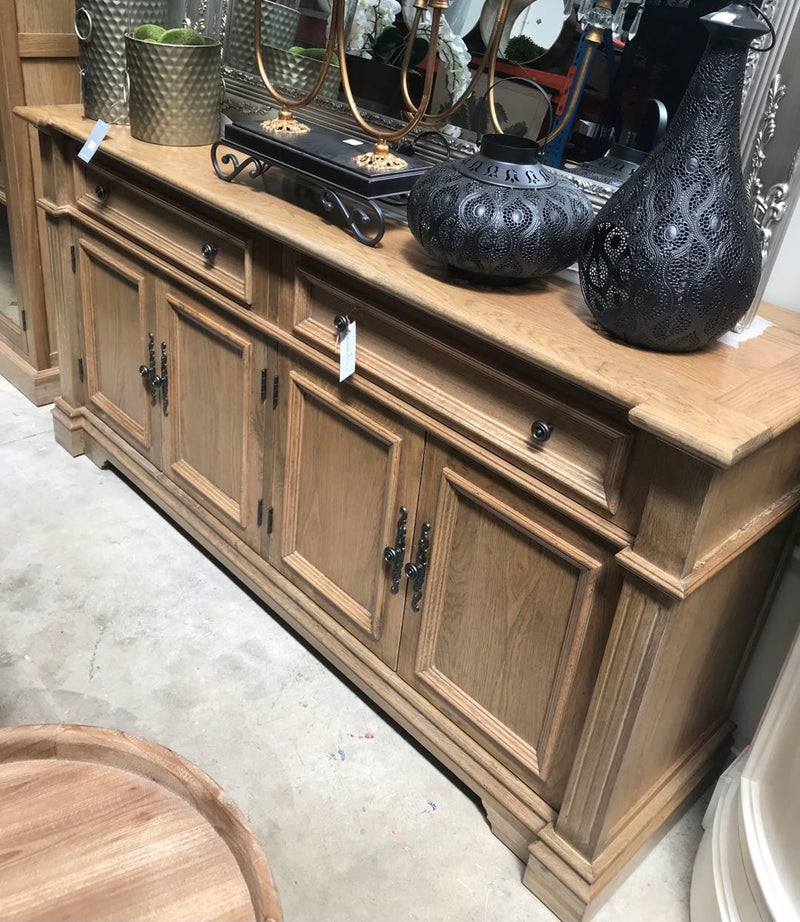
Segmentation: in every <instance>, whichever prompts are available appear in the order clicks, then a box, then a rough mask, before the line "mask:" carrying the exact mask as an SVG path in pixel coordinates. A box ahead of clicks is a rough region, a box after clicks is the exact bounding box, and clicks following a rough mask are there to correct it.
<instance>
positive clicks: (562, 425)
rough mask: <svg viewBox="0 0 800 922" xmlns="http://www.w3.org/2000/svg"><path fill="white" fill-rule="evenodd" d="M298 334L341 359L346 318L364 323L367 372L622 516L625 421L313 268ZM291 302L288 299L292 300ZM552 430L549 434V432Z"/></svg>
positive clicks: (298, 272)
mask: <svg viewBox="0 0 800 922" xmlns="http://www.w3.org/2000/svg"><path fill="white" fill-rule="evenodd" d="M293 284H294V292H293V298H292V299H291V318H286V317H284V321H283V322H284V323H285V322H286V320H287V319H288V322H289V325H290V326H291V331H292V333H293V335H294V336H295V337H296V338H297V339H299V340H302V341H304V342H306V343H309V344H313V345H314V346H315V347H316V349H317V350H319V351H321V352H322V353H324V354H325V355H327V356H328V357H331V358H336V357H337V356H338V339H337V334H336V332H335V327H334V318H335V317H336V315H337V314H345V315H346V316H347V317H349V318H350V319H351V320H354V321H356V324H357V327H356V330H357V356H356V361H357V371H358V372H361V373H363V374H366V375H368V376H369V377H371V378H373V379H374V380H376V381H377V382H378V383H379V384H381V386H383V387H385V388H387V389H389V390H391V391H394V392H396V393H399V394H401V395H402V396H403V397H404V398H405V399H407V400H410V401H411V402H413V403H415V404H417V405H418V406H420V407H422V408H423V409H424V410H425V411H426V412H428V413H430V414H432V415H434V416H436V417H437V418H439V419H440V420H442V421H443V422H444V423H445V424H446V425H448V426H450V427H451V428H453V429H455V430H457V431H460V432H462V433H463V434H465V435H467V436H469V438H470V439H472V440H474V441H476V442H479V443H481V444H482V445H483V446H484V447H485V448H487V449H489V450H490V451H492V452H494V453H496V454H498V455H501V456H502V457H504V458H506V459H508V460H509V461H511V462H512V463H514V464H515V465H516V466H518V467H519V468H521V469H522V470H524V471H526V472H528V473H530V474H531V475H533V476H535V477H537V478H542V479H544V480H547V481H550V482H553V483H555V484H556V485H558V486H560V487H566V488H567V489H568V490H569V491H570V492H572V493H574V494H576V495H577V496H578V497H580V498H581V499H583V500H587V501H589V502H590V503H591V504H592V505H594V506H596V507H597V508H598V509H599V510H600V511H601V512H602V513H603V514H605V515H607V516H608V515H613V514H614V512H615V511H616V509H617V507H618V504H619V498H620V492H621V488H622V483H623V479H624V475H625V469H626V466H627V461H628V456H629V453H630V447H631V442H632V438H633V434H632V432H631V431H630V430H629V429H628V428H627V427H626V426H625V425H623V424H621V423H618V422H616V421H612V420H610V419H606V418H604V417H602V416H599V415H598V414H597V413H596V412H594V411H593V410H589V409H584V408H581V407H580V406H578V405H573V404H572V403H568V402H566V401H565V400H563V399H561V398H560V397H557V396H555V395H553V394H551V393H548V392H547V391H546V390H545V389H540V388H538V386H531V385H529V384H525V383H521V382H519V381H516V380H514V379H513V378H511V377H509V376H508V375H507V374H504V373H503V372H502V371H500V370H499V369H498V368H497V367H492V366H490V365H488V364H485V363H484V362H481V361H478V360H476V359H473V358H471V357H469V356H467V355H465V354H463V353H462V352H459V351H458V350H456V349H453V348H451V347H449V346H446V345H444V344H443V343H442V342H441V340H435V339H433V338H432V337H429V336H427V335H426V334H425V333H424V332H422V331H421V330H419V329H417V328H415V327H413V326H411V325H409V324H408V323H405V322H403V321H402V320H399V319H397V318H396V317H395V316H393V314H392V313H391V312H390V311H388V310H386V309H385V308H386V307H387V305H386V304H385V301H384V300H382V301H381V306H380V307H379V306H377V305H376V304H374V303H371V302H370V300H369V299H368V298H367V297H365V296H364V294H363V293H361V292H359V293H358V294H356V293H354V292H353V291H352V290H351V287H350V286H349V285H348V282H347V280H346V279H344V278H342V277H341V276H339V277H337V276H335V275H332V274H331V273H330V271H326V270H325V269H324V267H322V266H317V265H315V264H312V263H306V262H303V263H301V264H300V265H298V266H297V268H296V269H295V270H294V281H293ZM288 300H289V299H287V301H288ZM541 424H546V427H548V428H549V430H550V431H549V434H546V438H545V439H544V440H538V439H537V438H535V437H534V435H533V430H534V427H536V429H537V433H540V434H545V433H541Z"/></svg>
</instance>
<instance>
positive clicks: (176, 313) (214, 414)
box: [157, 280, 267, 547]
mask: <svg viewBox="0 0 800 922" xmlns="http://www.w3.org/2000/svg"><path fill="white" fill-rule="evenodd" d="M158 304H159V330H160V333H159V337H158V340H159V342H158V356H157V367H158V373H159V375H160V376H161V378H162V379H163V378H164V377H165V375H164V371H166V385H164V384H163V383H162V386H161V409H160V412H161V415H162V423H161V425H162V431H163V435H162V439H163V443H164V450H163V470H164V473H166V474H167V475H168V476H169V477H170V478H172V479H173V480H174V481H175V482H176V483H178V484H179V486H181V487H182V488H183V489H184V490H186V492H187V493H189V494H190V495H191V496H192V497H194V499H196V500H197V502H199V503H201V504H202V505H203V506H205V508H206V509H208V510H209V511H210V512H211V513H212V514H213V515H215V516H216V517H217V518H219V519H220V520H221V521H222V522H223V523H224V524H225V525H226V526H227V527H228V528H230V529H231V530H232V531H234V532H235V533H236V534H237V535H238V536H239V537H241V538H242V539H243V540H244V541H246V542H247V543H248V544H250V545H251V546H253V547H257V546H258V543H259V530H260V526H259V523H258V518H259V501H260V500H261V499H262V496H261V485H262V474H263V457H264V398H263V397H262V384H261V382H262V372H265V371H266V362H267V358H266V356H267V344H266V340H264V339H262V338H261V337H260V336H258V335H256V334H254V333H253V332H251V331H250V330H248V329H247V328H246V327H244V326H243V325H241V324H239V323H237V322H236V321H235V320H234V319H232V318H229V317H227V316H225V315H224V314H223V312H222V311H221V310H220V309H219V308H214V307H213V306H212V305H210V304H205V303H204V302H202V301H200V300H199V299H197V298H195V297H194V296H191V295H188V294H187V293H186V292H185V291H183V290H182V289H179V288H176V287H174V286H170V285H168V284H167V283H166V282H162V281H160V280H159V282H158ZM162 342H163V343H164V348H163V353H162V346H161V343H162Z"/></svg>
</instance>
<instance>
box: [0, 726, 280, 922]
mask: <svg viewBox="0 0 800 922" xmlns="http://www.w3.org/2000/svg"><path fill="white" fill-rule="evenodd" d="M0 918H2V919H3V920H17V919H19V920H31V919H37V920H39V919H41V920H95V919H96V920H154V922H156V920H158V922H165V920H170V922H177V920H183V919H185V920H195V922H196V920H201V919H202V920H211V919H214V920H223V919H224V920H259V922H265V920H275V922H279V920H280V919H281V918H282V916H281V910H280V904H279V902H278V897H277V894H276V891H275V885H274V883H273V880H272V875H271V873H270V870H269V866H268V864H267V861H266V858H265V857H264V854H263V852H262V851H261V847H260V845H259V844H258V841H257V840H256V839H255V837H254V836H253V834H252V833H251V832H250V830H249V829H248V827H247V824H246V822H245V820H244V817H243V816H242V815H241V813H240V812H239V810H238V809H237V807H236V806H235V804H234V803H233V802H232V801H231V800H230V798H228V797H227V796H226V795H225V794H224V792H223V791H222V790H221V789H220V788H219V787H218V786H217V785H216V784H215V783H214V782H213V781H212V780H211V779H210V778H209V777H208V776H207V775H205V774H203V773H202V772H201V771H199V770H198V769H197V768H195V767H194V766H193V765H191V764H190V763H188V762H187V761H186V760H184V759H182V758H181V757H180V756H178V755H176V754H175V753H173V752H171V751H170V750H168V749H164V748H163V747H162V746H158V745H156V744H154V743H150V742H148V741H146V740H143V739H139V738H138V737H134V736H130V735H129V734H126V733H122V732H121V731H119V730H106V729H101V728H99V727H79V726H29V727H13V728H10V729H3V730H0Z"/></svg>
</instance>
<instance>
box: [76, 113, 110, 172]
mask: <svg viewBox="0 0 800 922" xmlns="http://www.w3.org/2000/svg"><path fill="white" fill-rule="evenodd" d="M110 127H111V126H110V125H109V124H107V123H106V122H102V121H100V119H98V120H97V121H96V122H95V123H94V127H93V128H92V130H91V132H90V133H89V137H88V138H87V139H86V143H85V144H84V145H83V147H82V148H81V149H80V150H79V151H78V159H79V160H83V162H84V163H88V162H89V161H90V160H91V159H92V157H94V155H95V153H96V152H97V148H98V147H100V142H101V141H102V140H103V138H104V137H105V136H106V135H107V134H108V129H109V128H110Z"/></svg>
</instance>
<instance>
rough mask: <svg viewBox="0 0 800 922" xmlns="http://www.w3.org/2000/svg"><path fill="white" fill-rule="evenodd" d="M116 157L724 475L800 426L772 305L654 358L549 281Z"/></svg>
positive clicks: (132, 149)
mask: <svg viewBox="0 0 800 922" xmlns="http://www.w3.org/2000/svg"><path fill="white" fill-rule="evenodd" d="M17 114H18V115H20V116H21V117H23V118H25V119H27V120H28V121H30V122H32V123H33V124H35V125H37V126H38V127H40V128H41V129H43V130H45V131H48V130H56V131H59V132H62V133H63V134H65V135H67V136H69V137H72V138H75V139H76V140H79V141H83V140H85V139H86V137H87V136H88V134H89V131H90V129H91V127H92V124H93V123H92V122H91V121H89V120H87V119H85V118H83V116H82V107H81V106H42V107H29V108H24V109H18V110H17ZM104 157H108V158H111V159H112V160H117V161H119V162H121V163H123V164H124V165H126V166H127V167H129V168H133V169H136V170H141V171H143V172H144V173H146V174H148V175H149V176H151V177H155V178H157V179H158V180H161V181H162V182H166V183H169V184H170V185H171V186H172V187H173V188H174V189H176V190H179V191H180V192H182V193H185V194H187V195H189V196H191V197H193V198H195V199H197V200H198V201H201V202H202V203H203V204H204V205H205V206H207V207H209V206H210V207H212V208H214V209H217V210H219V211H220V212H222V213H224V214H226V215H228V216H230V217H232V218H234V219H236V220H237V221H240V222H242V223H243V224H245V225H247V226H249V227H251V228H253V229H254V230H256V231H258V232H261V233H264V234H267V235H268V236H270V237H272V238H273V239H275V240H278V241H280V242H282V243H286V244H289V245H291V246H294V247H297V248H299V249H301V250H302V251H304V252H305V253H308V254H310V255H312V256H314V257H316V258H318V259H320V260H323V261H325V262H326V263H328V264H329V265H331V266H334V267H336V268H337V269H339V270H341V271H343V272H346V273H348V274H350V275H352V276H353V277H355V278H360V279H363V280H364V281H365V282H368V283H369V284H371V285H374V286H375V287H377V288H379V289H382V290H383V291H385V292H387V293H388V294H390V295H391V296H392V297H394V298H400V299H402V300H404V301H406V302H408V303H409V304H412V305H414V306H415V307H417V308H418V309H420V310H423V311H425V312H427V313H428V314H430V315H432V316H435V317H436V318H437V319H439V320H441V321H443V322H444V323H446V324H449V325H451V326H453V327H455V328H456V329H459V330H462V331H466V332H467V333H469V334H471V335H473V336H475V337H478V338H479V339H480V340H481V341H484V342H487V343H490V344H492V345H495V346H497V347H498V348H500V349H502V350H504V351H506V352H508V353H510V354H512V355H514V356H515V357H517V358H520V359H522V360H524V361H526V362H529V363H531V364H532V365H534V366H536V367H539V368H542V369H544V370H545V371H547V372H548V373H551V374H554V375H556V376H558V377H560V378H562V379H564V380H566V381H569V382H571V383H573V384H577V385H579V386H581V387H584V388H587V389H588V390H590V391H592V392H594V393H597V394H600V395H601V396H603V397H605V398H606V399H608V400H610V401H612V402H614V403H615V404H618V405H620V406H622V407H624V408H625V409H626V410H627V412H628V419H629V420H630V422H631V423H632V424H633V425H635V426H637V427H638V428H641V429H644V430H646V431H649V432H652V433H653V434H655V435H657V436H658V437H659V438H662V439H664V440H665V441H668V442H670V443H672V444H674V445H677V446H678V447H680V448H682V449H684V450H685V451H687V452H689V453H691V454H694V455H696V456H698V457H701V458H703V459H705V460H707V461H709V462H710V463H712V464H714V465H717V466H720V467H729V466H730V465H732V464H734V463H736V462H737V461H738V460H740V459H741V458H743V457H744V456H746V455H747V454H749V453H750V452H752V451H754V450H756V449H757V448H759V447H760V446H762V445H764V444H766V443H767V442H769V441H770V440H771V439H773V438H775V437H776V436H777V435H779V434H781V433H782V432H785V431H786V430H787V429H790V428H792V427H793V426H796V425H798V424H799V423H800V387H799V386H798V385H799V384H800V314H795V313H793V312H791V311H786V310H783V309H782V308H778V307H774V306H771V305H762V310H761V316H763V317H764V318H766V319H767V320H769V321H770V323H771V324H773V325H772V326H770V327H769V328H768V329H767V330H766V331H765V332H764V333H762V334H761V335H759V336H757V337H756V338H753V339H750V340H749V341H747V342H741V343H740V344H739V346H738V348H734V347H732V346H729V345H724V344H722V343H719V342H717V343H714V344H713V345H712V346H710V347H709V348H708V349H706V350H703V351H701V352H697V353H691V354H683V355H669V354H664V353H656V352H648V351H644V350H640V349H636V348H634V347H630V346H626V345H624V344H622V343H619V342H616V341H614V340H612V339H611V338H609V337H608V336H607V335H606V334H604V333H603V332H602V331H601V330H599V329H598V327H597V325H596V324H595V323H594V321H593V319H592V317H591V315H590V314H589V312H588V309H587V308H586V306H585V304H584V302H583V298H582V296H581V293H580V289H579V287H578V286H577V285H576V284H573V283H570V282H567V281H563V280H561V279H548V280H546V281H531V282H528V283H526V284H522V285H519V286H512V287H505V288H496V287H495V288H492V287H490V286H488V285H487V286H481V285H476V284H473V283H470V282H466V281H464V280H462V279H458V278H456V277H454V276H452V275H451V274H450V273H449V272H448V270H447V269H446V267H444V266H443V265H441V264H440V263H439V262H437V261H436V260H434V259H433V258H432V257H430V255H429V254H428V253H426V252H425V250H423V248H422V247H421V246H419V244H418V243H417V242H416V241H415V240H414V239H413V237H412V236H411V234H410V232H409V231H408V229H407V228H405V227H401V226H398V225H393V224H392V223H391V222H389V226H388V227H387V231H386V234H385V236H384V238H383V240H382V241H381V243H380V245H379V246H377V247H375V248H370V247H366V246H363V245H361V244H359V243H358V242H357V241H356V240H354V239H353V238H352V237H351V236H350V235H349V234H348V233H346V232H345V231H343V230H342V229H341V228H340V227H337V226H333V225H331V224H328V223H326V222H325V221H324V220H322V219H321V218H320V216H319V215H317V214H313V213H311V212H309V211H308V210H305V209H304V208H301V207H298V206H297V205H294V204H292V203H291V202H289V201H286V200H285V199H283V198H280V197H279V196H278V195H273V194H269V193H268V192H265V191H264V188H263V186H262V185H261V184H260V181H258V182H248V181H242V180H240V179H237V180H236V181H235V182H233V183H225V182H222V181H221V180H220V179H219V178H217V176H216V175H215V174H214V171H213V168H212V165H211V159H210V156H209V148H208V147H166V146H161V145H156V144H148V143H145V142H143V141H137V140H136V139H134V138H131V136H130V131H129V129H128V128H126V127H124V126H121V125H112V126H111V130H110V131H109V134H108V136H107V137H106V138H105V140H104V141H103V142H102V145H101V147H100V149H99V152H98V160H99V161H102V159H103V158H104ZM271 172H274V171H271ZM279 189H280V184H279V183H277V184H276V186H275V190H276V191H279Z"/></svg>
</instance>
